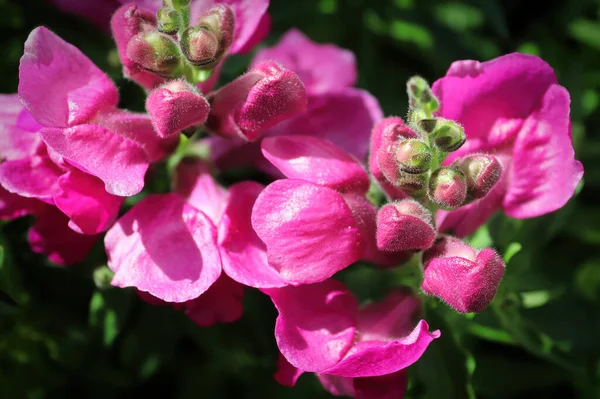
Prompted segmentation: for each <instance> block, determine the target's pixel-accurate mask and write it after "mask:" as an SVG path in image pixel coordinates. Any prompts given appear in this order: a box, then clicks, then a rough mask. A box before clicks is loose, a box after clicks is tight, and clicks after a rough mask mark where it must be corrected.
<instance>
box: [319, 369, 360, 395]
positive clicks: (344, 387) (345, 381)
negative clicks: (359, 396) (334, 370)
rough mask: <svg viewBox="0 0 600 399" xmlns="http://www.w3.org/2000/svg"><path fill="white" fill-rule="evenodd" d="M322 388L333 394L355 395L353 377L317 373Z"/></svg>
mask: <svg viewBox="0 0 600 399" xmlns="http://www.w3.org/2000/svg"><path fill="white" fill-rule="evenodd" d="M317 377H318V378H319V382H320V383H321V385H323V388H325V390H326V391H327V392H329V393H330V394H332V395H334V396H350V397H353V398H355V397H356V390H355V389H354V378H348V377H340V376H337V375H330V374H317Z"/></svg>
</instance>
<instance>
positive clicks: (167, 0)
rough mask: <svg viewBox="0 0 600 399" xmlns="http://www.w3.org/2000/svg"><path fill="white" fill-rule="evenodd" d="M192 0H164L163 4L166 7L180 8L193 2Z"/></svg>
mask: <svg viewBox="0 0 600 399" xmlns="http://www.w3.org/2000/svg"><path fill="white" fill-rule="evenodd" d="M191 2H192V1H191V0H163V2H162V4H163V7H165V8H173V9H175V10H179V9H181V8H183V7H187V6H189V5H190V4H191Z"/></svg>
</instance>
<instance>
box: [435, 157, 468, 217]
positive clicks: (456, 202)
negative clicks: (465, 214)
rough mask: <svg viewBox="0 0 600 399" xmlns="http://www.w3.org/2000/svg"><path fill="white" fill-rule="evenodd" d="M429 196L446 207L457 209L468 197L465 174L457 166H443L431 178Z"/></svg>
mask: <svg viewBox="0 0 600 399" xmlns="http://www.w3.org/2000/svg"><path fill="white" fill-rule="evenodd" d="M428 195H429V198H430V199H431V200H432V201H433V202H435V203H436V204H438V205H440V206H441V207H442V208H444V209H456V208H458V207H460V206H461V205H462V204H463V203H464V202H465V200H466V198H467V181H466V178H465V175H464V174H463V173H462V172H461V171H460V170H458V169H456V168H450V167H441V168H439V169H437V170H436V171H435V172H433V173H432V174H431V178H430V179H429V190H428Z"/></svg>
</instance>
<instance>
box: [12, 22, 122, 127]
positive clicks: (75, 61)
mask: <svg viewBox="0 0 600 399" xmlns="http://www.w3.org/2000/svg"><path fill="white" fill-rule="evenodd" d="M19 98H20V100H21V102H22V103H23V105H24V106H25V108H27V110H28V111H29V112H31V114H32V115H33V116H34V118H35V119H36V120H37V121H38V122H39V123H41V124H42V125H44V126H48V127H67V126H74V125H77V124H80V123H85V122H88V121H89V120H90V119H91V118H93V116H94V115H95V114H96V113H97V112H98V111H100V110H101V109H102V108H110V107H114V106H116V105H117V103H118V101H119V93H118V92H117V88H116V87H115V85H114V84H113V82H112V81H111V80H110V79H109V78H108V76H106V75H105V74H104V72H102V71H101V70H100V69H99V68H98V67H97V66H96V65H94V63H93V62H92V61H90V60H89V59H88V58H87V57H86V56H85V55H84V54H83V53H82V52H81V51H79V50H78V49H77V48H75V47H74V46H72V45H71V44H69V43H67V42H65V41H64V40H62V39H61V38H60V37H58V36H56V35H55V34H54V33H52V32H51V31H49V30H48V29H47V28H45V27H39V28H36V29H34V30H33V31H32V32H31V33H30V34H29V37H28V38H27V41H26V42H25V53H24V54H23V57H21V63H20V66H19Z"/></svg>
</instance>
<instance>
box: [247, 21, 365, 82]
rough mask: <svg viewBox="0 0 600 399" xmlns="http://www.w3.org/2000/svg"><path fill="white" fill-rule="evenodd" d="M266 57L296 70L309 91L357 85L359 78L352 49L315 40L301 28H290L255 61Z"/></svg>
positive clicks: (253, 60) (254, 62)
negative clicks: (316, 66) (300, 29)
mask: <svg viewBox="0 0 600 399" xmlns="http://www.w3.org/2000/svg"><path fill="white" fill-rule="evenodd" d="M298 54H302V56H301V57H299V56H298ZM266 60H274V61H277V62H279V63H280V64H282V65H283V66H284V67H286V68H288V69H291V70H292V71H294V72H296V73H297V74H298V76H300V79H302V82H303V83H304V85H305V86H306V90H307V91H308V92H310V93H320V94H325V93H328V92H331V91H334V90H339V89H344V88H346V87H350V86H354V84H355V83H356V79H357V73H356V59H355V58H354V54H352V52H351V51H349V50H346V49H342V48H340V47H338V46H336V45H334V44H319V43H315V42H313V41H311V40H310V39H309V38H308V37H306V36H305V35H304V34H303V33H302V32H301V31H299V30H298V29H290V30H288V31H287V32H286V33H285V34H284V35H283V36H282V38H281V39H280V40H279V43H277V45H275V46H274V47H270V48H265V49H262V50H260V51H259V52H258V53H257V54H256V56H255V57H254V58H253V59H252V64H253V65H256V64H257V63H259V62H261V61H266ZM315 65H318V68H315Z"/></svg>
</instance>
